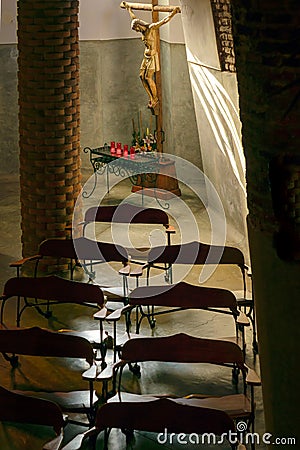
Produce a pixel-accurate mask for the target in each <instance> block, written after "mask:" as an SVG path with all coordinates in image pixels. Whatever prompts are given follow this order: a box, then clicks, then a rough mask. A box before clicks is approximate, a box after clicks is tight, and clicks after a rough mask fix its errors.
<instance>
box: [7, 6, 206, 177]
mask: <svg viewBox="0 0 300 450" xmlns="http://www.w3.org/2000/svg"><path fill="white" fill-rule="evenodd" d="M164 3H165V4H167V3H168V2H166V1H165V2H164ZM175 3H176V2H175ZM177 4H178V2H177ZM119 5H120V2H119V0H111V1H109V2H106V1H101V2H99V1H96V0H85V1H84V2H81V7H80V17H79V19H80V29H79V32H80V39H81V41H80V97H81V147H82V148H84V147H85V146H92V147H93V146H99V145H103V144H104V143H105V142H109V141H110V140H115V141H121V142H123V143H130V142H131V139H132V131H133V130H132V119H134V120H135V124H137V118H138V116H139V115H141V116H142V121H143V125H144V126H145V127H146V126H151V128H152V130H154V129H155V118H154V117H152V118H151V114H150V111H149V110H148V109H147V103H148V97H147V94H146V92H145V91H144V89H143V87H142V84H141V82H140V80H139V66H140V63H141V60H142V57H143V51H144V45H143V43H142V41H141V36H140V35H139V34H138V33H136V32H134V31H132V30H131V28H130V17H129V15H128V13H127V11H125V10H123V9H121V8H120V7H119ZM2 9H3V16H2V27H1V29H0V64H1V71H0V82H1V85H0V126H1V134H0V155H1V162H2V163H1V169H0V170H1V171H9V172H12V171H15V170H18V154H19V148H18V93H17V47H16V42H17V38H16V27H17V18H16V14H17V12H16V2H14V1H13V2H12V1H10V0H3V5H2ZM137 14H138V15H139V16H140V17H142V18H143V19H144V20H148V21H150V20H151V15H150V13H149V12H138V13H137ZM161 38H162V49H161V57H162V78H163V117H164V121H163V129H164V131H165V136H166V141H165V144H164V151H165V152H167V153H168V152H170V153H173V154H176V155H180V156H184V157H185V158H187V159H188V160H190V161H192V162H194V163H195V164H197V165H198V166H200V167H201V157H200V148H199V138H198V130H197V126H196V120H195V111H194V105H193V101H192V91H191V85H190V79H189V75H188V69H187V62H186V53H185V45H184V43H183V42H184V41H183V31H182V25H181V17H180V15H178V16H177V17H175V18H174V19H173V20H172V21H171V23H170V24H167V25H165V26H164V27H162V29H161ZM178 86H179V87H180V89H178ZM175 92H176V95H175ZM182 125H184V126H182ZM82 163H83V167H89V161H88V156H87V155H86V154H84V153H83V152H82Z"/></svg>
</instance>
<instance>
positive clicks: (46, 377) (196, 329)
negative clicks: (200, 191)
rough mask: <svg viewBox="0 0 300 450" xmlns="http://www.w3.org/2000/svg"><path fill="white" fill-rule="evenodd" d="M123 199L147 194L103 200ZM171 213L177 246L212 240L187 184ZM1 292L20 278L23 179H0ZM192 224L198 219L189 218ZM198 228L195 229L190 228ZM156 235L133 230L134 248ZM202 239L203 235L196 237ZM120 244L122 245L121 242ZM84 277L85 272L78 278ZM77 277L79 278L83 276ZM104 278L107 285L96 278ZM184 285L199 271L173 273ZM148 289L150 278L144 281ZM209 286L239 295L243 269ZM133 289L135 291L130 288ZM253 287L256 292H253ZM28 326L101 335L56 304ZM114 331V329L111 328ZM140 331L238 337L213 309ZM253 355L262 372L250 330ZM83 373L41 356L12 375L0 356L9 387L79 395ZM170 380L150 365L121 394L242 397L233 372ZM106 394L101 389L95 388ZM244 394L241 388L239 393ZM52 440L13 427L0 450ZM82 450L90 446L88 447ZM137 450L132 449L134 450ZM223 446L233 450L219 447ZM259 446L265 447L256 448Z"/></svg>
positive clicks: (1, 431) (196, 370) (116, 437)
mask: <svg viewBox="0 0 300 450" xmlns="http://www.w3.org/2000/svg"><path fill="white" fill-rule="evenodd" d="M125 197H127V198H128V200H129V201H132V202H134V203H136V204H141V200H142V199H141V195H138V194H134V195H130V186H129V183H128V182H126V181H125V182H124V181H123V182H122V183H119V184H118V185H117V186H115V187H114V188H113V189H112V190H111V192H110V193H109V194H107V195H105V196H104V199H103V203H106V204H109V203H111V204H115V203H118V202H120V201H122V200H123V199H124V198H125ZM144 202H145V205H147V206H153V207H155V206H157V203H156V200H155V199H154V198H151V197H147V198H144ZM169 203H170V208H169V210H168V211H169V212H170V215H171V216H172V215H173V216H174V217H176V221H174V220H173V223H174V225H175V226H176V227H177V229H180V230H181V232H178V233H177V235H176V236H175V238H174V240H173V242H174V243H175V242H180V241H185V242H187V241H189V240H197V239H201V240H202V241H204V242H205V241H209V239H210V233H211V230H210V224H209V220H208V216H207V214H206V212H205V208H204V207H203V204H202V203H201V202H200V200H199V198H198V197H197V196H196V195H195V194H194V193H193V192H192V191H191V190H189V189H188V188H186V187H184V186H182V196H181V198H180V200H177V199H171V200H170V201H169ZM0 213H1V228H0V244H1V252H0V253H1V254H0V268H1V270H0V284H1V286H0V289H1V290H2V288H3V285H4V283H5V282H6V280H7V279H9V278H10V277H12V276H14V275H15V272H14V270H13V269H11V268H9V263H10V262H11V261H13V260H15V259H18V258H20V256H21V244H20V236H21V231H20V204H19V189H18V177H17V176H15V175H2V176H0ZM191 218H192V220H191ZM192 222H193V223H192ZM149 231H150V230H148V229H147V227H144V228H143V229H142V230H141V229H139V230H135V231H130V239H131V240H132V243H133V244H134V245H145V240H147V239H148V237H147V236H148V233H149ZM197 233H199V235H198V236H199V237H197ZM109 234H110V231H109V229H108V228H107V227H104V228H102V229H99V230H97V235H98V236H101V238H102V239H103V240H105V239H108V238H109ZM151 236H152V237H151V242H152V243H154V244H157V243H160V242H161V239H162V233H161V232H156V233H155V234H154V235H151ZM113 238H114V239H115V240H118V239H121V238H122V232H121V231H120V230H119V229H116V230H114V233H113ZM237 239H238V240H239V239H240V240H241V244H243V245H244V243H243V242H242V239H243V238H242V237H238V236H237V235H236V233H235V231H234V230H232V229H231V228H230V227H229V228H228V229H227V244H228V245H230V244H231V245H232V244H233V242H235V243H236V242H237ZM121 241H122V239H121ZM79 274H80V276H81V274H82V273H81V272H79ZM78 276H79V275H78ZM98 276H99V277H101V280H100V279H98ZM183 277H184V279H185V280H186V281H188V282H190V283H192V284H198V283H199V268H198V269H196V268H193V269H191V270H189V271H185V272H184V273H183V272H182V271H181V270H179V269H178V270H177V269H176V270H175V273H174V282H177V281H179V280H181V279H182V278H183ZM116 281H117V282H118V284H120V279H119V277H118V276H117V272H116V271H115V270H113V271H111V270H108V271H107V272H106V271H105V270H104V269H101V273H100V274H99V272H97V282H99V283H101V284H102V285H103V284H104V285H110V284H111V283H115V282H116ZM152 281H153V282H154V283H156V284H164V283H165V281H164V277H163V275H161V273H160V272H159V273H158V272H157V273H155V277H154V278H153V280H151V282H152ZM142 282H143V283H144V282H145V280H143V281H142ZM205 285H207V286H216V287H223V288H228V289H231V290H235V291H238V290H241V289H242V284H241V277H240V273H239V271H238V270H237V271H235V270H234V269H232V268H230V269H226V270H225V269H221V268H218V269H217V270H216V271H215V272H214V273H213V274H212V276H211V277H210V278H209V279H208V280H207V281H206V282H205ZM132 287H134V286H132ZM249 289H250V286H249ZM13 312H14V307H13V305H12V304H11V306H10V307H8V308H7V310H6V321H7V323H9V324H13V317H14V316H13ZM22 325H23V326H33V325H38V326H41V327H47V328H50V329H53V330H59V329H61V328H71V329H76V330H85V329H87V328H88V329H96V328H97V326H98V325H97V323H95V321H93V319H92V318H91V311H90V310H89V309H88V308H81V307H76V308H73V307H72V308H70V307H69V306H59V307H58V306H57V307H54V308H53V315H52V317H51V318H49V319H45V318H43V317H42V316H40V315H39V314H38V313H37V312H36V310H34V309H29V310H28V311H26V312H25V314H24V318H23V322H22ZM108 327H109V325H108ZM141 332H142V333H143V334H145V335H151V334H153V335H155V336H164V335H167V334H174V333H177V332H185V333H189V334H191V335H194V336H201V337H218V338H220V337H222V336H230V335H234V324H233V321H232V318H231V317H230V316H225V315H223V314H216V313H211V312H207V311H181V312H180V313H174V314H168V315H162V316H159V317H158V318H157V322H156V327H155V329H154V330H153V331H151V330H150V328H149V326H148V324H147V323H144V324H143V326H142V330H141ZM246 340H247V355H246V360H247V363H248V365H250V366H252V367H255V369H256V370H257V372H258V373H259V357H258V356H255V355H254V354H253V352H252V348H251V329H247V332H246ZM83 367H85V366H83V365H81V363H77V364H73V365H71V368H70V366H69V361H67V362H63V363H62V362H53V361H49V359H45V360H42V363H41V359H40V358H38V359H37V358H36V359H35V358H28V357H27V358H25V357H23V358H21V359H20V365H19V367H18V368H17V369H14V370H12V369H11V368H10V366H9V365H8V363H7V362H6V361H5V360H4V358H2V357H1V358H0V377H1V385H3V386H4V387H8V388H15V389H28V387H31V388H32V389H33V390H38V389H39V388H40V386H41V385H42V384H45V383H48V385H49V387H50V388H51V389H55V390H64V389H66V387H67V389H69V388H71V389H77V388H82V387H84V384H83V382H82V381H81V378H80V371H81V369H82V368H83ZM173 369H174V371H173V370H172V375H171V374H170V372H168V371H167V366H166V365H165V367H163V368H161V366H160V367H158V366H157V364H154V363H151V364H148V365H147V367H146V366H145V367H143V366H142V376H141V378H137V377H136V376H134V375H133V374H132V373H131V372H129V371H126V372H125V376H124V385H123V389H124V390H126V391H128V392H136V393H173V394H177V395H186V394H190V393H196V392H197V393H199V392H202V393H203V392H205V393H208V394H214V393H216V394H219V393H222V392H223V393H224V394H226V393H232V392H235V391H236V389H237V388H236V387H235V386H234V385H233V384H232V383H231V374H230V372H228V369H224V368H218V369H216V370H215V369H213V368H211V367H204V368H203V366H202V367H198V366H197V367H193V368H190V367H185V366H182V367H175V368H174V367H173ZM97 388H98V391H99V392H101V386H97ZM239 388H241V383H240V385H239V386H238V389H239ZM255 395H256V431H257V432H258V433H259V434H260V435H262V434H263V433H264V431H265V430H264V419H263V404H262V396H261V388H256V394H255ZM78 431H79V428H78V427H75V426H70V427H69V429H68V431H67V438H68V439H69V437H70V436H72V435H74V434H76V433H77V432H78ZM49 436H50V434H49V431H48V430H46V429H44V428H43V429H41V428H40V427H36V426H16V425H14V424H3V423H2V424H0V449H1V450H19V449H20V450H21V449H28V450H37V449H40V448H42V445H43V442H45V441H47V439H48V438H49ZM102 439H103V438H102V436H99V438H98V440H97V449H98V448H99V449H100V448H102ZM181 447H182V445H179V444H170V443H167V444H159V443H158V442H157V436H155V435H154V434H151V433H135V444H134V448H136V449H142V450H148V449H158V448H169V449H170V448H174V449H177V448H178V449H179V448H181ZM195 447H196V448H214V447H215V446H208V445H204V446H200V445H197V446H195V445H185V446H184V448H195ZM84 448H89V447H88V443H86V444H85V447H84ZM109 448H110V449H112V450H120V449H124V448H126V444H125V440H124V436H123V435H122V433H121V432H119V431H117V430H114V431H113V432H112V433H111V436H110V445H109ZM129 448H133V447H129ZM219 448H228V446H227V447H226V446H225V447H224V446H223V447H219ZM257 448H259V449H262V448H264V446H263V445H258V446H257Z"/></svg>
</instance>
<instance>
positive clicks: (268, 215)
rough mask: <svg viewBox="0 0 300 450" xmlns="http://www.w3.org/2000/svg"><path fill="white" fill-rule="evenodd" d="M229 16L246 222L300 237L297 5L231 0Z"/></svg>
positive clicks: (267, 0) (271, 230) (289, 2)
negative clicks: (245, 183) (286, 230)
mask: <svg viewBox="0 0 300 450" xmlns="http://www.w3.org/2000/svg"><path fill="white" fill-rule="evenodd" d="M233 12H234V19H235V36H234V39H235V50H236V59H237V62H236V63H237V72H238V82H239V90H240V106H241V118H242V122H243V142H244V149H245V154H246V163H247V178H248V182H249V188H248V205H249V210H250V220H252V221H253V224H254V226H257V227H259V228H261V229H265V230H266V231H268V232H269V233H272V234H274V233H277V232H278V231H280V229H281V228H282V226H284V227H286V226H288V228H289V231H290V232H291V233H294V235H295V236H296V235H297V234H298V235H299V236H300V230H299V227H300V223H299V220H300V219H299V217H300V204H299V198H300V197H299V193H300V191H299V189H300V185H299V175H298V174H299V171H300V169H299V158H294V157H293V155H298V153H299V139H300V132H299V119H300V118H299V98H300V94H299V92H300V82H299V79H300V64H299V51H300V48H299V47H300V44H299V42H300V40H299V22H298V21H299V3H297V2H295V0H287V1H286V2H284V5H283V3H282V2H281V1H279V0H274V1H273V0H272V1H271V0H263V1H262V2H257V1H254V0H252V1H249V0H247V1H246V0H234V1H233ZM275 166H276V167H277V169H276V170H275V172H274V170H273V172H272V173H271V171H270V168H271V167H273V168H274V167H275ZM286 166H288V172H289V175H288V176H287V170H286ZM274 173H276V176H274ZM272 174H273V175H272ZM279 185H280V186H281V188H282V189H284V190H285V191H286V192H285V193H283V192H282V195H281V196H280V198H279V194H278V186H279ZM282 202H285V203H286V204H285V205H283V204H282ZM278 203H281V206H280V207H279V205H278ZM279 209H280V213H278V211H279ZM291 245H292V246H293V244H292V243H291ZM298 246H299V239H298ZM294 250H296V249H294ZM299 253H300V251H299V249H298V259H300V258H299Z"/></svg>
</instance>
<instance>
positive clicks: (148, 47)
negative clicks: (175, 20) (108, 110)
mask: <svg viewBox="0 0 300 450" xmlns="http://www.w3.org/2000/svg"><path fill="white" fill-rule="evenodd" d="M121 5H122V6H123V7H124V8H126V9H127V11H128V12H129V14H130V17H131V19H132V22H131V28H132V29H133V30H135V31H137V32H140V33H141V34H142V41H143V42H144V44H145V51H144V58H143V60H142V64H141V67H140V79H141V81H142V83H143V86H144V88H145V90H146V92H147V94H148V95H149V99H150V101H149V104H148V107H149V108H151V109H153V110H154V109H155V108H156V107H157V106H158V103H159V99H158V96H157V88H156V83H155V80H154V75H155V72H158V71H159V70H160V67H159V56H158V47H157V40H156V39H157V33H156V30H158V28H160V27H161V26H162V25H164V24H165V23H168V22H169V21H170V20H171V19H172V17H173V16H175V14H176V13H179V12H180V7H179V6H177V7H175V8H174V9H173V11H172V12H171V13H170V14H169V15H168V16H166V17H165V18H164V19H162V20H160V21H159V22H153V23H147V22H144V20H141V19H138V18H137V17H136V16H135V14H134V13H133V11H132V9H131V7H130V6H129V5H128V4H127V3H126V2H122V3H121Z"/></svg>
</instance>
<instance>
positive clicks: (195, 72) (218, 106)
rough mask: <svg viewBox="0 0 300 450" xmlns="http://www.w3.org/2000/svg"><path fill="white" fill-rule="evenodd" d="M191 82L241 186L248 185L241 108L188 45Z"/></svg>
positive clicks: (215, 136)
mask: <svg viewBox="0 0 300 450" xmlns="http://www.w3.org/2000/svg"><path fill="white" fill-rule="evenodd" d="M187 59H188V62H189V66H190V76H191V83H192V88H193V90H194V93H195V95H196V97H197V99H198V100H199V101H200V103H201V106H202V108H203V111H204V112H205V115H206V117H207V120H208V123H209V125H210V127H211V129H212V132H213V135H214V138H215V141H216V144H217V146H218V148H219V150H220V151H221V152H222V153H223V155H224V156H226V157H227V158H228V160H229V162H230V165H231V168H232V171H233V173H234V175H235V177H236V179H237V180H238V182H239V184H240V186H241V188H242V189H243V191H244V192H245V193H246V189H245V157H244V152H243V147H242V143H241V139H240V136H239V132H238V130H237V128H236V124H235V121H234V116H235V117H236V118H238V117H239V115H238V111H237V109H236V107H235V105H234V104H233V102H232V100H231V99H230V97H229V95H228V93H227V92H226V90H225V89H224V87H223V86H222V84H221V83H220V82H219V81H218V80H217V79H216V77H215V76H214V75H213V74H212V73H211V72H210V70H209V69H208V68H206V67H204V66H203V65H201V64H200V63H197V62H196V61H197V59H196V57H195V56H194V55H192V54H191V52H190V51H189V49H188V48H187Z"/></svg>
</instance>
